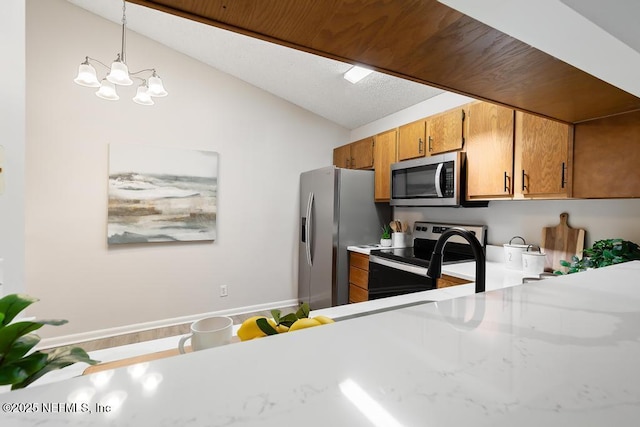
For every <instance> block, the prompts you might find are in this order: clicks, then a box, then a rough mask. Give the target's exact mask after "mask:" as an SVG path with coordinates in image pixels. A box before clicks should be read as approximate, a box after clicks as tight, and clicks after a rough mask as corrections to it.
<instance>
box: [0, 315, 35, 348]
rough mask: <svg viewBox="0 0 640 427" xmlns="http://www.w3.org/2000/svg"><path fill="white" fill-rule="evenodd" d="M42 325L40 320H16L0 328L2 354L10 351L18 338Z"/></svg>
mask: <svg viewBox="0 0 640 427" xmlns="http://www.w3.org/2000/svg"><path fill="white" fill-rule="evenodd" d="M41 327H42V323H40V322H16V323H12V324H10V325H7V326H5V327H2V328H0V354H7V353H9V351H10V350H11V346H12V345H13V343H14V342H15V341H16V340H17V339H18V338H20V337H21V336H23V335H27V334H28V333H30V332H33V331H35V330H36V329H40V328H41Z"/></svg>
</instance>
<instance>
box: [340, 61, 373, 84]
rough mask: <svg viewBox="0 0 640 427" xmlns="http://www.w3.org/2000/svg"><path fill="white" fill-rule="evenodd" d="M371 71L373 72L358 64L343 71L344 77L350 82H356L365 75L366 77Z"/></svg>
mask: <svg viewBox="0 0 640 427" xmlns="http://www.w3.org/2000/svg"><path fill="white" fill-rule="evenodd" d="M371 73H373V70H370V69H368V68H364V67H360V66H358V65H354V66H353V67H351V68H350V69H349V71H347V72H346V73H344V78H345V79H346V80H348V81H350V82H351V83H354V84H355V83H358V82H359V81H360V80H362V79H364V78H365V77H367V76H368V75H369V74H371Z"/></svg>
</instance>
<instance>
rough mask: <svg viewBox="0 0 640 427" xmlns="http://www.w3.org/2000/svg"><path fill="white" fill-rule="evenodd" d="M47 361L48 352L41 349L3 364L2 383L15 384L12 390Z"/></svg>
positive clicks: (0, 377)
mask: <svg viewBox="0 0 640 427" xmlns="http://www.w3.org/2000/svg"><path fill="white" fill-rule="evenodd" d="M46 363H47V354H46V353H42V352H40V351H36V352H35V353H31V354H30V355H29V356H26V357H23V358H22V359H20V360H18V361H15V362H13V363H10V364H8V365H3V366H1V367H0V384H4V385H6V384H13V386H12V387H11V389H12V390H14V389H16V388H20V387H16V384H19V383H21V382H23V381H25V380H26V379H27V378H29V376H30V375H32V374H34V373H36V372H38V371H39V370H40V369H42V368H43V367H44V366H45V365H46Z"/></svg>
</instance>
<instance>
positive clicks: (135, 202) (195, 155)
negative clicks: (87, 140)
mask: <svg viewBox="0 0 640 427" xmlns="http://www.w3.org/2000/svg"><path fill="white" fill-rule="evenodd" d="M217 193H218V153H216V152H213V151H202V150H186V149H178V148H160V147H149V146H144V145H127V144H110V145H109V210H108V215H107V218H108V221H107V242H108V244H110V245H111V244H122V243H150V242H175V241H197V240H215V238H216V213H217Z"/></svg>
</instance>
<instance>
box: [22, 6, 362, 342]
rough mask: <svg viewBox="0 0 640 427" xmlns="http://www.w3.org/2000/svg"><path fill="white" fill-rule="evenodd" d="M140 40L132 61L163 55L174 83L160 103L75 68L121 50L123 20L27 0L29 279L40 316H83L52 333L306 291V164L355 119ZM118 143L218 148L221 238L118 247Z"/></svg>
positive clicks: (132, 44)
mask: <svg viewBox="0 0 640 427" xmlns="http://www.w3.org/2000/svg"><path fill="white" fill-rule="evenodd" d="M127 44H128V52H127V59H128V63H129V67H130V69H132V70H135V69H141V68H148V67H155V68H156V69H157V70H158V72H159V74H160V75H161V76H162V78H163V81H164V83H165V87H166V88H167V90H168V91H169V96H168V97H167V98H161V99H157V100H156V105H155V106H153V107H143V106H139V105H137V104H134V103H133V102H131V100H130V98H131V97H133V95H134V91H135V88H133V87H130V88H123V89H121V90H119V93H120V96H121V99H120V101H117V102H109V101H104V100H101V99H99V98H97V97H96V96H94V94H93V91H94V90H93V89H89V88H84V87H81V86H78V85H76V84H74V83H73V81H72V80H73V78H74V76H75V73H76V70H77V66H78V64H79V63H80V62H81V61H82V60H83V59H84V56H85V55H89V56H92V57H95V58H98V59H100V60H101V61H103V62H110V61H111V60H113V58H114V57H115V53H116V52H117V51H119V47H120V27H119V26H118V25H115V24H113V23H110V22H108V21H106V20H103V19H101V18H98V17H96V16H94V15H92V14H90V13H88V12H86V11H84V10H82V9H79V8H76V7H75V6H73V5H71V4H69V3H67V2H65V1H63V0H51V1H46V2H44V1H35V0H29V1H27V82H28V84H27V149H26V230H27V232H26V283H27V285H26V290H27V292H28V293H29V294H31V295H34V296H37V297H39V298H40V299H41V302H39V303H38V304H37V307H36V308H35V309H34V314H35V315H37V316H39V317H63V318H66V319H68V320H69V321H70V322H69V324H68V325H65V326H63V327H58V328H43V333H42V335H45V336H60V335H68V334H74V333H80V332H85V331H92V330H96V329H103V328H112V327H117V326H122V325H128V324H132V323H140V322H153V321H157V320H161V319H167V318H174V317H179V316H189V315H193V314H197V313H208V312H212V311H218V310H224V309H230V308H237V307H244V306H251V305H256V304H266V303H271V302H279V301H289V300H291V299H294V298H296V296H297V237H298V222H299V220H298V182H299V174H300V173H301V172H303V171H305V170H309V169H313V168H317V167H321V166H326V165H327V164H330V162H331V159H332V148H333V147H335V146H337V145H341V144H344V143H346V142H348V139H349V132H348V131H347V130H346V129H344V128H342V127H339V126H338V125H335V124H333V123H331V122H329V121H327V120H325V119H322V118H320V117H318V116H315V115H313V114H311V113H309V112H307V111H305V110H302V109H300V108H299V107H297V106H294V105H292V104H290V103H287V102H285V101H283V100H281V99H280V98H276V97H274V96H272V95H270V94H268V93H266V92H264V91H261V90H259V89H257V88H255V87H253V86H250V85H248V84H246V83H244V82H242V81H240V80H237V79H235V78H232V77H230V76H228V75H226V74H223V73H221V72H218V71H216V70H214V69H212V68H210V67H208V66H206V65H204V64H202V63H200V62H197V61H195V60H193V59H191V58H189V57H187V56H184V55H181V54H179V53H177V52H175V51H172V50H170V49H168V48H166V47H164V46H162V45H160V44H158V43H155V42H153V41H151V40H149V39H146V38H143V37H142V36H139V35H138V34H135V33H131V32H129V33H128V38H127ZM113 142H121V143H130V144H142V145H149V146H168V147H184V148H189V149H202V150H213V151H217V152H218V153H219V155H220V157H219V161H220V163H219V198H218V239H217V241H216V242H215V243H210V242H205V243H202V242H200V243H179V244H146V245H121V246H114V247H108V246H107V244H106V221H107V216H106V214H107V166H108V165H107V162H108V157H107V155H108V144H109V143H113ZM223 284H224V285H228V287H229V296H228V297H226V298H220V297H219V286H220V285H223ZM44 329H46V331H45V330H44Z"/></svg>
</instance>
